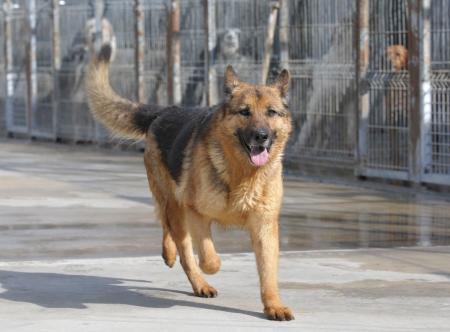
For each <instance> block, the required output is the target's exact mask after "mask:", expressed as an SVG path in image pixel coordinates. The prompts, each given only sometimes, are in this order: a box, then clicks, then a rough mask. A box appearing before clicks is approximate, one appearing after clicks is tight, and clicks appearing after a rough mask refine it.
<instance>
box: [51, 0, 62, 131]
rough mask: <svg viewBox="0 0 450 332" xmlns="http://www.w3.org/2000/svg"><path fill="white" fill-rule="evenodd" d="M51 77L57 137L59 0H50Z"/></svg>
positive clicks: (53, 118) (59, 58) (53, 126)
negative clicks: (51, 28)
mask: <svg viewBox="0 0 450 332" xmlns="http://www.w3.org/2000/svg"><path fill="white" fill-rule="evenodd" d="M51 19H52V27H53V30H52V78H53V95H52V108H53V113H52V129H53V136H54V137H53V138H54V139H56V138H57V127H58V123H57V122H58V108H59V102H58V99H59V84H58V83H59V79H58V75H59V70H60V69H61V33H60V27H59V20H60V17H59V0H52V16H51Z"/></svg>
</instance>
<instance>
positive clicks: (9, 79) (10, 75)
mask: <svg viewBox="0 0 450 332" xmlns="http://www.w3.org/2000/svg"><path fill="white" fill-rule="evenodd" d="M4 10H5V72H6V100H5V113H6V131H7V132H10V131H11V129H12V126H13V97H14V79H15V75H14V62H13V49H12V26H11V11H12V1H11V0H5V3H4Z"/></svg>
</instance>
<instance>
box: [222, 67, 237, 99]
mask: <svg viewBox="0 0 450 332" xmlns="http://www.w3.org/2000/svg"><path fill="white" fill-rule="evenodd" d="M240 84H241V81H240V79H239V77H238V76H237V74H236V72H235V71H234V69H233V66H231V65H228V66H227V69H225V84H224V88H225V94H226V95H227V96H231V95H232V94H233V92H234V91H236V89H237V88H238V87H239V85H240Z"/></svg>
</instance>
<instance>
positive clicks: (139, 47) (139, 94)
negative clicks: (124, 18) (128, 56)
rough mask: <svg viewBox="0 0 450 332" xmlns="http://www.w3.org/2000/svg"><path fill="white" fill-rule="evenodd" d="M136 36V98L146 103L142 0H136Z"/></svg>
mask: <svg viewBox="0 0 450 332" xmlns="http://www.w3.org/2000/svg"><path fill="white" fill-rule="evenodd" d="M134 19H135V24H134V34H135V39H136V43H135V48H134V49H135V62H134V66H135V76H136V98H137V100H138V101H139V102H145V81H144V70H145V69H144V58H145V26H144V6H143V4H142V0H134Z"/></svg>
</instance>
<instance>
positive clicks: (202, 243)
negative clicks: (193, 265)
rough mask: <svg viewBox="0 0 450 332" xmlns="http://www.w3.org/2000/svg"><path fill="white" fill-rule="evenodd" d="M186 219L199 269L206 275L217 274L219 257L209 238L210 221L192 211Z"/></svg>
mask: <svg viewBox="0 0 450 332" xmlns="http://www.w3.org/2000/svg"><path fill="white" fill-rule="evenodd" d="M186 219H187V221H188V227H189V232H190V233H191V235H192V239H193V240H194V245H195V246H196V248H197V251H198V256H199V265H200V269H201V270H202V271H203V272H204V273H207V274H214V273H217V271H219V269H220V257H219V256H218V255H217V252H216V249H215V248H214V242H213V240H212V237H211V221H209V220H207V219H206V218H205V217H203V216H201V215H199V214H197V213H195V212H193V211H189V212H187V216H186Z"/></svg>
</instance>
